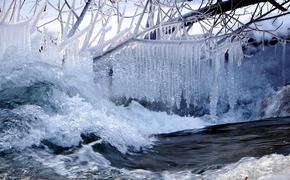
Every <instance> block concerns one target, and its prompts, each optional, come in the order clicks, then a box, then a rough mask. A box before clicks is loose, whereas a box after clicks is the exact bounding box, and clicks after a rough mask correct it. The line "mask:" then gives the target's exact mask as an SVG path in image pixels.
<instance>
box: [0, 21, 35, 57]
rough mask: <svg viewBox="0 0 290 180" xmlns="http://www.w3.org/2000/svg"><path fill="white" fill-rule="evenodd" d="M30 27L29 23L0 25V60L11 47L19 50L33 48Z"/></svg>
mask: <svg viewBox="0 0 290 180" xmlns="http://www.w3.org/2000/svg"><path fill="white" fill-rule="evenodd" d="M29 27H30V26H29V23H28V22H22V23H17V24H0V58H1V57H2V56H3V54H4V53H5V51H6V50H7V48H9V47H15V48H17V49H19V50H29V49H30V48H31V47H30V46H31V43H30V41H31V40H30V28H29Z"/></svg>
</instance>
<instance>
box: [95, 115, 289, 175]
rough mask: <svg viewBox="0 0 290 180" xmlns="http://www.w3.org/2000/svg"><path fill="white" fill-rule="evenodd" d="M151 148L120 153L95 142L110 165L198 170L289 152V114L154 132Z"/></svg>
mask: <svg viewBox="0 0 290 180" xmlns="http://www.w3.org/2000/svg"><path fill="white" fill-rule="evenodd" d="M156 137H157V138H158V141H157V142H156V143H155V145H154V147H153V148H152V149H148V150H145V151H144V152H138V153H132V154H130V155H129V154H127V155H122V154H120V153H118V152H117V150H116V149H114V148H113V147H111V146H109V145H100V144H98V145H95V146H94V147H93V148H94V150H95V151H98V152H101V153H102V154H103V155H104V156H105V157H106V158H107V159H108V160H110V161H111V163H112V165H113V166H116V167H126V168H133V169H134V168H140V169H148V170H153V171H161V170H173V169H174V170H182V169H188V168H190V169H194V171H195V172H196V173H201V172H203V171H205V170H207V169H215V168H218V167H222V166H223V165H225V164H229V163H234V162H237V161H238V160H240V159H241V158H243V157H262V156H264V155H267V154H273V153H278V154H284V155H288V154H289V153H290V118H289V117H285V118H273V119H267V120H260V121H252V122H245V123H236V124H225V125H216V126H211V127H207V128H205V129H201V130H187V131H180V132H176V133H170V134H160V135H157V136H156Z"/></svg>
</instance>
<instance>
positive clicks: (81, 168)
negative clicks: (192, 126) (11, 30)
mask: <svg viewBox="0 0 290 180" xmlns="http://www.w3.org/2000/svg"><path fill="white" fill-rule="evenodd" d="M56 90H59V88H57V87H55V86H54V85H53V84H52V83H47V82H41V83H34V84H32V85H31V86H28V87H18V88H16V87H14V88H10V89H9V88H8V89H4V90H2V91H0V133H1V137H0V147H1V149H0V178H2V179H3V178H8V179H23V178H29V179H67V178H71V177H70V176H69V174H60V173H59V172H58V171H57V170H59V171H63V170H65V169H72V168H73V169H74V171H75V169H77V170H78V171H77V173H75V174H74V175H73V176H72V177H73V178H78V177H80V178H93V177H94V178H96V177H95V176H97V177H98V179H99V178H100V179H110V178H117V177H122V178H124V179H127V178H132V177H127V176H124V175H123V174H122V172H121V171H122V169H126V170H128V171H131V170H135V169H143V170H148V171H150V172H153V173H157V174H158V173H161V172H162V171H164V170H169V171H182V170H187V169H190V170H191V172H193V173H196V174H202V173H203V172H205V171H207V170H215V169H219V168H222V167H224V166H225V165H227V164H229V163H235V162H237V161H239V160H240V159H241V158H244V157H262V156H264V155H269V154H273V153H278V154H283V155H288V154H290V117H284V118H272V119H267V120H259V121H251V122H244V123H234V124H224V125H215V126H210V127H206V128H204V129H199V130H185V131H180V132H174V133H169V134H158V135H153V136H154V137H155V138H156V142H155V143H154V145H153V146H152V147H151V148H144V149H142V150H141V151H137V152H136V151H134V149H133V148H130V147H128V148H129V152H127V153H126V154H123V153H121V152H119V151H118V150H117V149H116V148H115V147H114V146H112V145H110V144H109V143H107V142H106V141H101V140H102V139H101V138H100V137H99V136H98V134H94V133H83V134H80V135H79V136H81V139H82V141H80V143H79V145H77V146H70V147H62V146H60V145H58V144H55V143H54V142H53V141H51V139H49V138H47V139H46V138H44V139H41V142H40V143H39V144H34V143H33V142H32V143H31V144H29V143H30V142H26V141H22V140H21V138H23V137H25V135H27V134H29V133H30V132H31V131H32V130H34V129H37V128H40V127H41V126H42V124H41V123H38V121H39V119H38V117H37V116H34V115H29V116H21V114H17V113H15V112H14V111H13V109H15V108H17V107H20V106H23V105H27V104H32V105H37V106H40V107H42V108H43V109H45V110H46V111H47V112H51V113H57V112H58V110H59V109H60V107H57V106H56V105H55V104H53V103H52V102H51V98H52V97H53V94H54V93H55V91H56ZM59 91H61V90H59ZM116 133H118V132H116ZM8 135H9V136H8ZM6 136H7V137H10V139H8V140H7V139H5V137H6ZM13 139H19V143H28V144H24V147H25V148H20V149H19V148H15V147H14V146H13V144H12V145H11V144H9V143H8V144H7V141H10V140H13ZM24 140H25V139H24ZM5 143H6V144H5ZM83 149H88V151H84V153H82V154H81V155H80V151H82V150H83ZM94 154H95V155H97V154H101V155H102V156H104V157H105V158H106V159H107V160H108V161H109V162H110V165H109V166H101V165H100V167H98V169H97V170H91V167H94V166H97V165H89V164H90V162H95V161H96V157H95V156H94ZM84 156H85V158H84ZM36 157H41V161H39V159H37V158H36ZM57 158H60V159H57ZM52 160H54V161H52ZM46 161H47V162H50V164H53V165H55V166H54V167H51V166H47V165H45V162H46ZM62 164H64V165H62ZM70 172H71V171H68V173H70ZM133 179H138V178H136V177H135V178H133ZM157 179H158V176H157Z"/></svg>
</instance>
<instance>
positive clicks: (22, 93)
mask: <svg viewBox="0 0 290 180" xmlns="http://www.w3.org/2000/svg"><path fill="white" fill-rule="evenodd" d="M9 51H11V49H10V50H9ZM50 51H51V52H54V50H53V49H50ZM5 54H6V55H5V56H4V57H3V58H2V60H1V61H0V63H1V66H0V68H1V71H0V82H1V83H0V123H1V124H0V177H1V178H8V179H9V178H16V179H17V178H22V179H24V178H28V179H29V178H30V179H41V178H42V179H47V178H52V179H67V178H92V179H111V178H121V179H128V178H130V179H144V178H147V179H178V178H184V179H186V178H187V179H202V178H203V179H233V178H234V179H238V178H240V179H245V177H249V178H250V177H252V178H257V177H264V178H266V177H268V176H273V177H274V176H275V177H278V175H277V174H279V175H281V174H282V175H283V177H287V175H288V174H289V171H287V167H289V165H290V158H289V156H288V154H289V139H288V138H287V137H288V132H289V127H290V126H289V122H290V120H289V118H281V119H270V120H267V121H257V122H245V123H240V124H239V123H236V124H227V125H222V124H224V123H229V122H238V121H240V120H238V118H236V117H235V116H233V115H231V114H229V115H228V116H225V117H219V118H220V119H218V120H216V119H212V118H211V117H210V116H206V115H205V116H203V117H200V118H194V117H180V116H177V115H168V114H167V113H165V112H153V111H150V110H148V109H146V108H144V107H143V106H141V105H140V104H139V103H137V102H134V101H133V102H132V103H131V104H130V105H129V106H127V107H124V106H116V105H115V104H113V103H111V102H110V101H108V100H107V97H106V95H107V94H106V93H103V91H102V87H99V86H98V85H97V84H95V82H94V72H93V71H92V64H91V63H90V62H91V61H88V59H89V58H90V57H88V56H86V57H84V58H77V59H74V61H71V62H70V61H67V62H66V66H65V67H61V66H59V61H60V58H59V57H58V55H57V53H50V56H48V55H47V54H46V53H42V54H39V53H33V52H26V51H24V52H23V51H17V49H16V50H15V49H14V50H13V53H12V52H10V53H9V52H8V53H5ZM148 66H150V64H148ZM235 115H236V114H235ZM244 120H245V119H244ZM217 123H218V124H221V125H217ZM275 153H279V154H280V155H277V154H275ZM259 158H260V159H259ZM253 167H255V168H254V169H255V171H253Z"/></svg>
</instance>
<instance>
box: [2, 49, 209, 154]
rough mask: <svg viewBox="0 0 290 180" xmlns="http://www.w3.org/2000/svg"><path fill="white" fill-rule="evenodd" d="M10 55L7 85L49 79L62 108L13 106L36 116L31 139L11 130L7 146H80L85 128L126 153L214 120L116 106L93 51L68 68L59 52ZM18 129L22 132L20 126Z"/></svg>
mask: <svg viewBox="0 0 290 180" xmlns="http://www.w3.org/2000/svg"><path fill="white" fill-rule="evenodd" d="M6 54H8V55H9V56H8V55H6V56H5V57H4V58H3V59H2V60H1V73H0V78H1V85H0V87H1V90H3V89H7V88H8V89H9V88H15V87H30V86H32V85H33V84H34V83H37V82H49V83H50V84H52V89H53V90H52V94H50V95H49V96H50V100H49V101H50V102H49V103H52V104H53V106H55V107H57V112H56V113H54V112H50V111H47V110H46V109H45V107H42V106H39V105H37V104H33V103H32V104H31V103H28V104H24V105H21V106H19V107H17V108H15V109H13V110H12V113H15V114H17V115H19V116H21V117H27V116H29V117H34V118H35V119H36V120H35V121H34V122H33V123H31V122H30V123H28V126H29V128H28V129H29V130H28V132H26V134H25V136H24V137H25V138H12V137H10V136H9V135H8V134H6V137H7V136H8V137H10V138H8V139H10V140H11V143H10V145H9V146H7V147H6V148H10V147H11V146H12V147H23V146H24V147H25V146H30V145H31V144H39V143H40V141H41V140H43V139H49V140H50V141H52V142H53V143H55V144H58V145H61V146H66V147H67V146H68V147H69V146H76V145H78V144H79V142H80V141H81V137H80V134H81V133H95V134H97V135H98V136H100V137H101V138H102V139H103V140H104V141H107V142H109V143H110V144H111V145H113V146H115V147H117V148H118V150H119V151H121V152H123V153H125V152H126V151H127V148H128V147H133V149H135V150H139V149H140V148H142V147H144V146H150V145H152V143H153V142H154V137H152V136H151V135H153V134H159V133H168V132H174V131H179V130H184V129H192V128H202V127H204V126H206V125H209V123H206V122H204V121H202V120H201V119H198V118H192V117H185V118H182V117H179V116H176V115H168V114H166V113H165V112H151V111H149V110H147V109H145V108H144V107H142V106H141V105H139V104H138V103H132V104H131V105H130V106H129V107H122V106H120V107H117V106H115V105H114V104H112V103H111V102H109V101H108V100H106V98H105V97H102V95H101V93H100V92H99V91H98V89H97V86H96V85H95V84H94V81H93V72H92V66H91V64H90V62H92V61H91V59H89V58H90V57H88V56H86V57H85V58H82V59H80V61H82V62H79V63H75V62H74V63H69V62H68V63H67V65H66V66H65V67H64V68H63V67H59V66H56V65H54V64H53V62H56V60H55V59H54V58H58V57H51V58H48V57H47V56H45V58H42V56H43V55H42V54H33V53H31V52H29V53H27V52H21V51H19V52H18V51H17V50H16V49H14V52H13V53H12V52H10V53H9V52H8V53H6ZM12 54H13V55H12ZM49 59H52V60H51V61H49ZM59 60H60V59H59ZM60 61H61V60H60ZM24 128H25V127H24ZM13 132H14V133H16V134H17V130H15V131H13ZM22 136H23V134H22ZM28 141H29V142H30V143H27V142H28Z"/></svg>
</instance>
